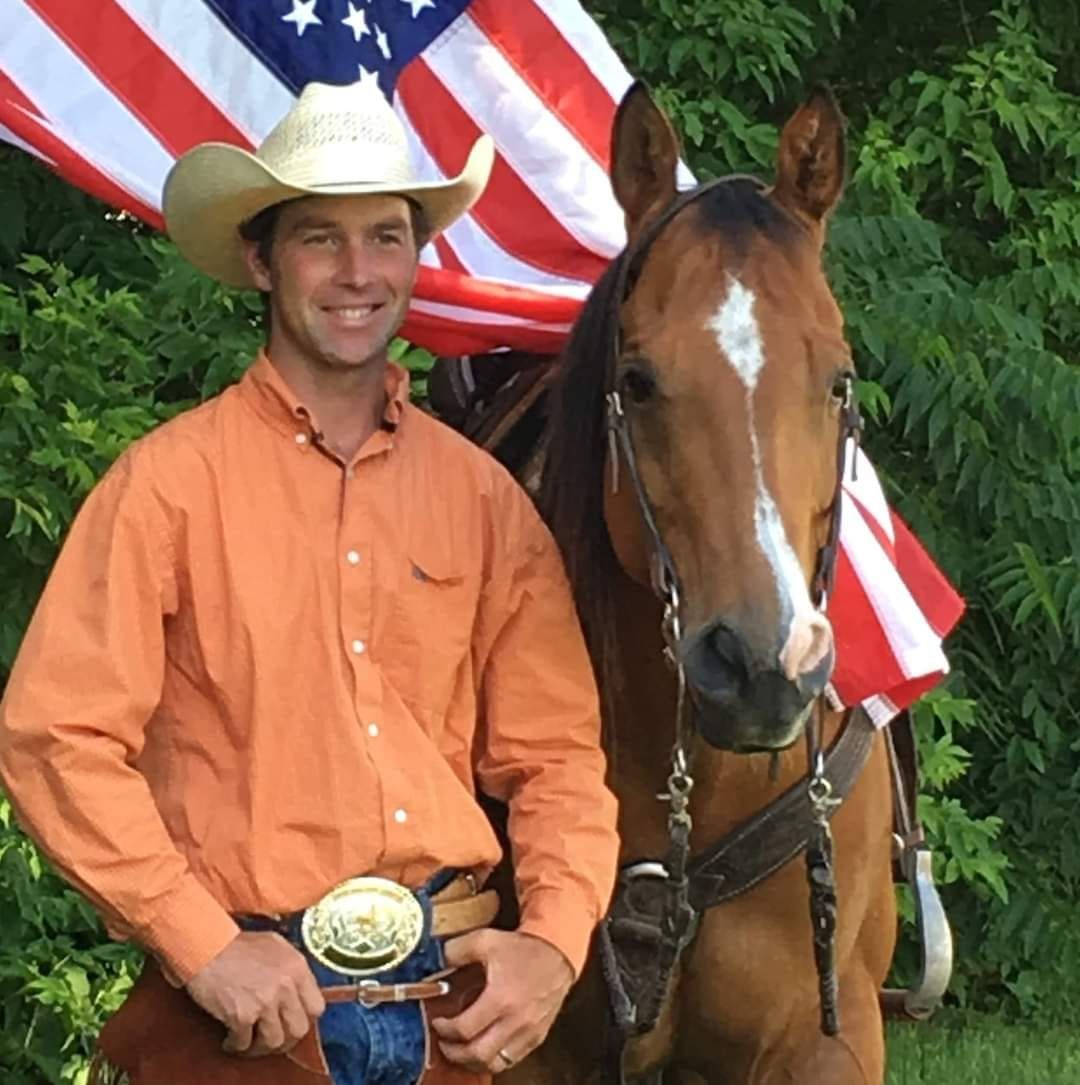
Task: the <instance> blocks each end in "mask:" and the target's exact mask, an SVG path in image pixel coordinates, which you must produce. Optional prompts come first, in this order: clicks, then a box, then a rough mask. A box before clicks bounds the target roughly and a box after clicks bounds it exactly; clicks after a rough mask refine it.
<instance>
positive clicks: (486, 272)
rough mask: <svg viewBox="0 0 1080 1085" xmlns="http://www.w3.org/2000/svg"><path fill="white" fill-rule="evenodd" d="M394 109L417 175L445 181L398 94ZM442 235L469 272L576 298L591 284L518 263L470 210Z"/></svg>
mask: <svg viewBox="0 0 1080 1085" xmlns="http://www.w3.org/2000/svg"><path fill="white" fill-rule="evenodd" d="M395 108H396V109H397V112H398V116H399V117H400V119H401V121H402V124H403V125H404V127H405V136H406V138H407V139H408V141H409V151H410V153H411V155H412V158H413V162H414V164H415V167H416V170H417V175H418V176H419V177H422V178H423V179H424V180H429V181H445V180H446V179H447V174H446V173H445V172H444V171H443V170H442V169H440V168H439V166H438V165H437V164H436V163H435V161H434V159H433V158H432V157H431V155H430V154H429V153H428V150H427V148H426V147H425V146H424V141H423V140H422V139H421V138H420V136H419V135H418V134H417V133H416V131H415V129H414V128H413V126H412V122H411V121H410V120H409V116H408V113H407V111H406V110H405V108H404V106H403V105H402V103H401V100H400V97H396V98H395ZM444 236H445V237H446V239H447V241H448V242H449V244H450V245H451V246H452V248H453V250H454V252H455V254H456V255H457V256H458V258H459V259H460V260H461V262H462V264H463V265H464V267H465V268H466V269H467V270H468V271H469V272H471V273H472V274H474V275H479V276H481V277H483V278H489V279H496V280H499V281H501V282H511V283H518V284H521V285H522V286H530V287H533V288H541V289H543V288H547V287H550V288H552V289H554V290H558V291H563V292H565V293H566V294H567V295H568V296H569V297H576V298H584V297H585V295H586V294H587V293H588V290H589V288H590V287H591V285H592V282H591V280H584V279H572V278H569V277H567V276H565V275H553V274H550V273H548V272H546V271H541V270H540V269H538V268H536V267H535V266H534V265H533V264H524V263H520V262H519V261H518V260H516V259H515V258H514V257H513V256H512V255H511V254H510V253H509V252H507V251H506V249H505V248H502V247H501V246H500V245H499V243H498V242H497V241H496V240H495V239H494V238H492V237H491V236H490V235H489V234H488V232H487V231H486V230H485V229H484V228H483V227H482V226H481V225H480V224H479V223H478V222H477V221H476V220H475V218H474V217H473V215H472V213H469V214H465V215H462V216H461V218H459V219H458V220H457V222H455V223H454V224H453V225H452V226H451V227H450V229H449V230H447V231H446V233H445V235H444Z"/></svg>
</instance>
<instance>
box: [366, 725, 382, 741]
mask: <svg viewBox="0 0 1080 1085" xmlns="http://www.w3.org/2000/svg"><path fill="white" fill-rule="evenodd" d="M367 733H368V734H369V735H371V737H372V738H378V737H379V725H378V724H377V723H369V724H368V725H367Z"/></svg>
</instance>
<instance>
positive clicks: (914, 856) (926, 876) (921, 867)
mask: <svg viewBox="0 0 1080 1085" xmlns="http://www.w3.org/2000/svg"><path fill="white" fill-rule="evenodd" d="M900 869H901V871H902V872H903V874H904V877H905V878H906V879H907V883H908V885H910V886H911V891H912V894H913V895H914V897H915V915H916V921H917V923H918V927H919V942H920V948H921V968H920V971H919V979H918V982H917V983H916V984H915V985H914V986H913V987H912V988H910V989H909V990H903V989H897V988H887V989H886V990H884V991H882V992H881V1005H882V1009H883V1010H884V1011H885V1013H886V1014H887V1015H890V1016H897V1017H908V1018H910V1019H912V1020H915V1021H922V1020H925V1019H926V1018H927V1017H929V1016H930V1015H931V1014H932V1013H933V1012H934V1010H936V1009H937V1008H938V1006H940V1005H941V1000H942V998H943V997H944V994H945V990H946V988H947V987H948V986H949V978H950V977H951V976H952V969H953V938H952V930H951V929H950V927H949V920H948V918H947V917H946V915H945V907H944V905H943V904H942V903H941V896H940V895H939V894H938V890H937V886H936V885H935V884H934V872H933V856H932V854H931V852H930V849H929V848H928V847H927V846H926V845H925V844H914V845H911V844H909V845H907V846H905V847H903V850H902V851H901V853H900Z"/></svg>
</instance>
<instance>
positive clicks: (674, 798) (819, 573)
mask: <svg viewBox="0 0 1080 1085" xmlns="http://www.w3.org/2000/svg"><path fill="white" fill-rule="evenodd" d="M738 179H740V178H738V177H736V176H732V177H722V178H718V179H716V180H713V181H709V182H707V183H705V184H703V185H700V186H698V187H697V188H695V189H692V190H690V191H688V192H685V193H682V194H681V195H680V196H678V197H677V198H676V199H675V200H673V201H672V203H671V204H669V205H668V207H666V208H665V209H664V211H663V212H661V214H660V215H658V216H657V218H656V219H654V220H653V221H652V222H651V223H650V224H649V225H648V227H647V228H646V229H645V230H644V231H643V232H642V234H641V235H640V236H639V237H638V238H637V240H636V241H635V242H634V244H633V245H631V246H629V247H628V248H627V249H626V251H625V252H624V253H623V254H622V256H621V257H620V261H619V265H618V267H617V268H616V276H617V277H616V282H615V291H614V294H613V299H614V300H613V303H612V304H613V308H614V314H613V321H612V323H613V328H614V333H613V342H612V349H611V350H610V351H609V352H608V360H607V377H606V382H605V387H606V395H605V399H606V404H607V427H608V441H609V459H610V461H611V469H612V487H613V489H614V490H616V491H617V490H618V485H619V479H618V461H619V457H620V453H621V458H622V460H623V462H624V463H625V465H626V469H627V473H628V474H629V476H630V481H631V484H632V486H633V489H634V495H635V498H636V500H637V505H638V510H639V512H640V515H641V520H642V523H643V524H644V525H645V531H646V534H647V536H648V540H649V569H650V579H651V581H652V588H653V591H654V592H655V594H656V595H657V597H658V598H659V600H660V602H661V603H662V604H663V608H664V609H663V619H662V622H661V631H662V634H663V640H664V656H665V658H666V660H667V662H668V664H669V665H670V666H671V667H672V668H673V669H674V670H675V672H676V675H677V679H678V684H677V691H678V692H677V700H676V710H675V740H674V743H673V746H672V752H671V771H670V773H669V775H668V779H667V791H666V793H665V794H664V795H662V796H660V797H661V798H663V799H665V800H666V801H667V803H668V807H669V810H668V837H669V843H668V855H667V858H666V860H665V861H664V863H663V864H662V865H661V864H656V863H647V864H641V866H642V868H645V867H647V868H648V869H647V870H645V869H642V870H641V873H642V875H644V876H649V877H656V876H658V870H657V868H658V866H660V867H661V869H660V871H659V876H660V877H662V880H663V883H664V894H665V899H664V909H663V918H662V924H661V925H662V928H663V930H664V932H665V938H664V943H663V945H662V947H661V951H660V960H659V962H658V974H659V975H662V976H665V977H668V976H670V974H671V972H672V970H673V968H674V965H675V964H676V962H677V961H678V959H679V956H680V955H681V953H682V951H683V949H684V948H685V947H686V946H687V944H688V943H689V942H690V940H691V939H692V938H693V936H694V932H695V930H696V928H697V922H698V918H699V911H698V909H697V908H695V906H694V904H693V903H692V902H691V899H690V888H691V887H690V876H689V874H688V869H687V868H688V862H689V859H690V831H691V829H692V827H693V821H692V818H691V815H690V810H689V806H690V794H691V792H692V791H693V787H694V780H693V777H692V776H691V775H690V762H691V743H692V740H693V738H694V734H695V728H694V722H693V714H692V713H691V712H689V711H688V706H687V697H686V673H685V668H684V666H683V663H682V659H681V657H680V652H679V644H680V641H681V640H682V634H683V629H682V601H683V593H682V586H681V582H680V579H679V574H678V569H677V568H676V565H675V561H674V559H673V557H672V555H671V551H670V550H669V549H668V547H667V545H666V543H665V542H664V539H663V536H662V535H661V533H660V528H659V526H658V524H657V522H656V514H655V512H654V509H653V506H652V502H651V501H650V500H649V496H648V493H647V492H646V490H645V485H644V482H643V481H642V478H641V471H640V468H639V465H638V459H637V455H636V453H635V451H634V441H633V435H632V431H631V426H630V420H629V418H628V416H627V413H626V410H625V408H624V406H623V397H622V389H621V388H620V387H619V382H618V379H617V370H618V361H619V358H620V357H621V356H622V346H623V344H622V329H621V325H620V323H619V316H618V314H619V309H620V307H621V306H622V304H623V303H624V302H625V301H626V300H627V299H628V298H629V297H630V295H631V293H632V292H633V289H634V285H635V283H636V281H637V278H638V276H639V274H640V272H641V267H642V265H643V264H644V261H645V258H646V256H647V255H648V252H649V250H650V249H651V247H652V245H653V244H654V243H655V241H656V240H657V238H658V237H659V236H660V234H661V232H662V231H663V229H664V227H665V226H667V225H668V223H670V222H671V220H672V219H673V218H675V216H676V215H678V214H679V213H680V212H681V211H682V210H684V209H685V208H686V207H688V206H689V205H690V204H692V203H695V202H697V201H698V200H700V199H701V198H702V197H703V196H705V195H707V194H708V193H710V192H712V191H713V190H714V189H716V188H718V187H719V186H720V185H723V184H726V183H728V182H730V181H733V180H738ZM861 433H862V418H861V416H860V414H859V409H858V405H857V403H856V401H855V390H854V378H853V377H852V376H851V375H847V376H846V377H845V387H844V397H843V401H842V404H841V416H840V428H839V436H838V439H837V448H836V484H835V488H834V491H833V501H832V507H831V509H830V512H829V528H828V532H827V536H826V540H825V542H824V544H823V545H822V546H821V547H820V549H819V550H818V553H817V558H816V561H815V569H814V576H813V580H812V584H811V592H812V596H813V599H814V605H815V606H816V607H817V608H818V610H820V611H822V612H824V610H825V609H826V606H827V604H828V600H829V596H830V595H831V594H832V590H833V586H834V583H835V578H836V563H837V554H838V549H839V542H840V513H841V506H842V496H843V478H844V468H845V464H846V461H847V451H848V442H849V441H851V442H853V443H854V446H855V447H857V445H858V442H859V439H860V436H861ZM855 447H853V448H852V472H853V474H854V470H855V456H854V451H855ZM825 710H826V706H825V703H824V699H823V697H819V698H818V703H817V711H816V713H814V714H813V716H814V718H813V719H812V721H811V722H810V723H809V725H808V726H807V728H806V743H807V757H808V762H809V771H808V774H807V785H806V788H807V789H806V794H807V797H808V799H809V805H810V810H811V816H812V820H813V828H812V830H811V832H810V835H809V839H808V843H807V847H806V863H807V878H808V881H809V885H810V914H811V920H812V923H813V931H814V959H815V963H816V966H817V972H818V986H819V993H820V997H821V1028H822V1031H823V1032H824V1033H825V1034H826V1035H835V1034H836V1033H837V1032H838V1031H839V1021H838V1010H837V1001H838V992H837V982H836V967H835V951H834V946H833V934H834V931H835V926H836V891H835V884H834V880H833V871H832V835H831V832H830V829H829V818H830V817H831V816H832V813H833V812H834V810H835V808H836V807H837V806H838V805H839V803H840V801H841V800H840V799H839V798H837V797H836V796H835V795H834V793H833V786H832V784H831V783H830V781H829V779H828V776H827V775H826V768H825V758H824V754H823V730H824V722H825ZM626 873H627V875H628V876H629V877H630V878H633V877H634V876H635V868H630V869H629V870H628V871H627V872H626ZM606 945H607V943H606V942H604V941H602V943H601V948H602V952H605V947H606ZM604 963H605V972H606V973H608V974H609V975H610V973H611V972H612V971H613V969H614V965H613V961H605V962H604ZM665 982H666V980H665ZM657 1009H658V1007H657Z"/></svg>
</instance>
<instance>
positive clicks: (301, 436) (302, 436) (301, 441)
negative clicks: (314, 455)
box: [296, 433, 307, 445]
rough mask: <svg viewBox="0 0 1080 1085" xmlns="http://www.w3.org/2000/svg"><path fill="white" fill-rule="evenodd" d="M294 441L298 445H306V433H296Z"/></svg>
mask: <svg viewBox="0 0 1080 1085" xmlns="http://www.w3.org/2000/svg"><path fill="white" fill-rule="evenodd" d="M296 443H297V444H298V445H306V444H307V434H306V433H298V434H297V435H296Z"/></svg>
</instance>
